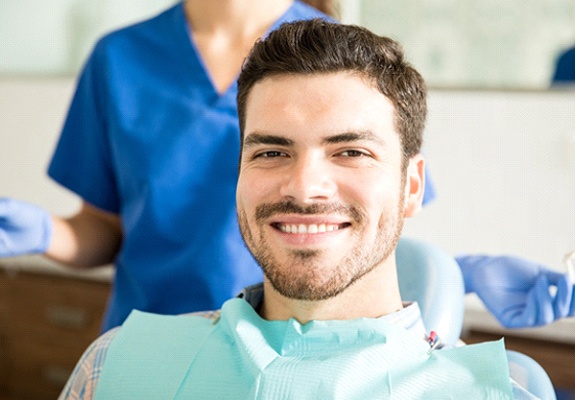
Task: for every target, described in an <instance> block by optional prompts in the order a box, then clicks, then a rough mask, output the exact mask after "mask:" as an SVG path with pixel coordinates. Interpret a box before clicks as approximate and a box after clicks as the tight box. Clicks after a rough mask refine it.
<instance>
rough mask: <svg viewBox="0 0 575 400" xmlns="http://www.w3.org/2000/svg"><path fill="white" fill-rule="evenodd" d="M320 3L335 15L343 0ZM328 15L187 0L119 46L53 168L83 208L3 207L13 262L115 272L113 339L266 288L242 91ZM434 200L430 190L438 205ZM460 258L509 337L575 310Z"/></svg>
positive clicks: (78, 111) (125, 32)
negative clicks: (252, 244) (133, 325)
mask: <svg viewBox="0 0 575 400" xmlns="http://www.w3.org/2000/svg"><path fill="white" fill-rule="evenodd" d="M315 3H317V4H315ZM314 4H315V5H316V7H318V8H320V9H323V10H329V9H330V6H331V5H332V1H329V0H327V1H324V2H321V1H315V2H314ZM318 16H323V17H326V15H325V14H322V13H320V11H318V9H316V8H312V7H310V6H309V5H307V4H305V3H304V2H300V1H293V0H274V1H270V0H249V1H248V0H220V1H218V2H211V1H201V0H187V1H185V2H183V3H178V4H176V5H175V6H173V7H171V8H170V9H168V10H166V11H165V12H163V13H161V14H160V15H158V16H156V17H154V18H152V19H150V20H147V21H143V22H141V23H138V24H135V25H133V26H130V27H127V28H124V29H121V30H119V31H116V32H113V33H111V34H109V35H107V36H105V37H104V38H103V39H102V40H100V41H99V42H98V43H97V45H96V46H95V48H94V50H93V53H92V54H91V56H90V57H89V59H88V61H87V63H86V65H85V67H84V70H83V72H82V74H81V76H80V78H79V81H78V86H77V89H76V93H75V95H74V98H73V101H72V104H71V106H70V110H69V113H68V116H67V119H66V122H65V125H64V128H63V131H62V135H61V137H60V140H59V143H58V145H57V148H56V151H55V153H54V156H53V159H52V162H51V164H50V167H49V175H50V176H51V177H52V178H53V179H54V180H55V181H56V182H58V183H60V184H61V185H63V186H64V187H66V188H68V189H70V190H71V191H73V192H75V193H76V194H78V195H79V196H80V197H81V198H82V199H83V203H82V208H81V210H80V211H79V212H78V214H76V215H74V216H72V217H71V218H67V219H63V218H60V217H57V216H51V215H49V214H48V212H46V211H45V210H43V209H41V208H39V207H36V206H35V205H32V204H28V203H25V202H21V201H18V200H15V199H1V200H0V256H15V255H20V254H31V253H42V254H45V255H46V256H47V257H49V258H51V259H54V260H56V261H58V262H60V263H63V264H66V265H71V266H74V267H78V268H89V267H94V266H100V265H104V264H108V263H114V264H115V266H116V275H115V279H114V285H113V289H112V294H111V298H110V300H109V305H108V309H107V313H106V316H105V320H104V323H103V330H108V329H109V328H111V327H114V326H117V325H120V324H121V323H122V322H123V321H124V319H125V318H126V317H127V315H128V314H129V312H130V311H131V310H132V309H139V310H143V311H150V312H155V313H161V314H179V313H184V312H191V311H196V310H210V309H218V308H220V307H221V305H222V304H223V302H224V301H225V300H227V299H229V298H231V297H233V296H235V295H236V294H237V293H238V292H239V291H240V290H241V289H242V288H243V287H246V286H248V285H250V284H253V283H256V282H259V281H261V280H262V276H261V274H260V273H259V270H258V268H256V266H255V262H254V261H253V259H252V257H251V256H250V254H249V252H248V251H247V249H246V248H245V246H244V244H243V242H242V240H241V237H240V234H239V231H238V228H237V221H236V213H235V197H234V196H235V187H236V180H237V172H238V166H237V160H238V158H239V134H238V131H239V128H238V122H237V110H236V103H235V97H236V90H237V86H236V82H235V81H236V77H237V75H238V73H239V70H240V67H241V64H242V62H243V59H244V57H245V56H246V54H248V51H249V49H250V48H251V46H252V45H253V43H254V42H255V41H256V39H257V38H259V37H261V36H263V35H265V34H266V32H269V31H270V30H273V29H275V28H276V27H278V26H279V25H280V24H281V23H282V22H284V21H292V20H298V19H309V18H313V17H318ZM326 18H327V17H326ZM433 197H434V190H433V189H432V185H431V184H430V183H428V185H427V187H426V198H425V202H429V201H431V199H432V198H433ZM458 261H459V262H460V265H461V268H462V271H463V273H464V275H465V282H466V289H467V290H468V291H474V292H476V293H477V294H478V295H479V296H480V297H481V298H482V299H483V301H487V302H489V301H490V300H491V299H493V298H495V297H494V294H496V295H497V296H498V297H497V299H498V302H495V303H494V304H493V306H489V303H486V304H488V308H489V309H490V310H491V311H492V312H493V313H494V314H495V315H496V316H497V318H498V319H499V320H500V321H501V323H502V324H504V325H506V326H515V325H519V326H532V325H540V324H545V323H550V322H552V321H553V320H555V319H557V318H562V317H565V316H568V315H573V313H575V310H574V309H575V305H573V304H572V303H575V302H573V301H572V297H573V295H572V292H573V285H571V290H568V289H569V288H568V287H567V286H565V285H564V286H565V289H561V292H558V293H559V294H561V295H562V296H563V297H561V298H559V297H558V296H559V295H558V296H557V297H553V298H551V297H550V296H549V295H548V291H547V296H544V291H543V290H542V289H541V288H542V287H543V286H545V288H547V287H548V286H549V285H550V284H558V282H559V280H561V279H563V277H562V276H561V275H560V274H555V273H552V272H551V271H549V270H548V269H546V268H544V267H542V266H539V265H537V264H535V263H532V262H530V261H527V260H522V259H517V258H513V259H512V261H513V268H512V269H509V271H512V272H510V273H509V274H507V275H505V278H506V280H505V281H501V278H500V276H499V272H500V271H501V270H502V269H506V268H507V265H506V264H507V263H508V261H509V259H508V258H505V257H476V256H474V257H466V256H464V257H459V258H458ZM550 274H553V275H550ZM536 290H538V291H536ZM535 292H536V293H539V294H540V295H537V296H533V293H535ZM534 310H535V311H534ZM541 310H542V311H541Z"/></svg>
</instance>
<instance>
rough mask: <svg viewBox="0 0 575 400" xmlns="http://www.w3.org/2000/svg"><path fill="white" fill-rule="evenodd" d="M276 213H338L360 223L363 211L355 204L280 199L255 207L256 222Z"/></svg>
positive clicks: (362, 218)
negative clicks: (307, 203)
mask: <svg viewBox="0 0 575 400" xmlns="http://www.w3.org/2000/svg"><path fill="white" fill-rule="evenodd" d="M277 214H300V215H318V214H339V215H346V216H348V217H350V218H351V219H352V220H353V221H355V222H358V223H361V222H362V221H363V220H364V218H365V217H364V213H363V212H362V211H361V210H360V209H359V208H358V207H356V206H354V205H349V206H344V205H342V204H338V203H314V204H310V205H308V206H301V205H299V204H296V203H294V202H293V201H289V200H286V201H282V202H279V203H265V204H260V205H259V206H257V207H256V213H255V217H256V222H258V223H260V222H262V221H263V220H265V219H268V218H270V217H272V216H274V215H277Z"/></svg>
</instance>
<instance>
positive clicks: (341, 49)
mask: <svg viewBox="0 0 575 400" xmlns="http://www.w3.org/2000/svg"><path fill="white" fill-rule="evenodd" d="M238 113H239V117H240V131H241V135H242V137H241V143H242V151H241V160H240V174H239V181H238V186H237V194H236V200H237V212H238V217H239V224H240V229H241V232H242V236H243V238H244V240H245V242H246V244H247V246H248V248H249V250H250V252H251V253H252V255H253V256H254V258H255V259H256V260H257V262H258V264H259V265H260V266H261V268H262V270H263V272H264V281H263V284H261V285H256V286H254V287H249V288H246V289H245V290H244V292H242V294H240V296H238V298H236V299H232V300H229V301H228V302H226V303H225V304H224V306H223V307H222V309H221V310H218V311H216V312H207V313H203V314H201V315H193V316H191V315H184V316H159V315H153V314H145V313H140V312H134V313H133V314H132V315H131V316H130V318H129V319H128V320H127V321H126V323H125V324H124V325H123V326H122V327H121V328H119V329H115V330H112V331H110V332H108V333H107V334H105V335H103V336H102V337H101V338H100V339H98V340H97V341H96V342H95V343H94V344H93V345H92V346H91V348H90V349H88V350H87V352H86V353H85V355H84V356H83V358H82V360H81V361H80V363H79V365H78V367H77V369H76V371H75V372H74V374H73V375H72V377H71V378H70V380H69V382H68V384H67V386H66V388H65V390H64V392H63V393H62V396H61V397H62V398H83V399H88V398H94V397H96V398H102V399H110V398H121V399H127V398H137V399H142V398H162V399H164V398H193V399H195V398H199V399H274V400H275V399H308V398H309V399H385V398H397V399H420V398H442V399H443V398H456V399H460V398H469V399H475V398H477V399H485V398H487V399H507V398H513V397H514V396H515V397H517V398H530V396H529V394H528V393H526V392H525V391H523V390H522V389H521V388H519V387H517V386H516V385H512V384H511V382H510V378H509V373H508V367H507V359H506V355H505V349H504V346H503V343H502V342H501V341H499V342H491V343H484V344H481V345H474V346H464V347H461V348H454V349H442V350H433V348H430V346H429V343H428V342H429V340H426V339H425V338H426V335H428V333H427V332H426V330H425V327H424V326H423V324H422V321H421V317H420V313H419V309H418V306H417V304H416V303H404V302H402V299H401V296H400V293H399V286H398V281H397V273H396V264H395V247H396V244H397V241H398V239H399V236H400V234H401V230H402V225H403V220H404V218H406V217H411V216H413V215H415V214H416V213H417V211H418V210H419V209H420V206H421V200H422V196H423V187H424V167H425V162H424V159H423V157H422V155H421V154H420V152H419V151H420V147H421V144H422V135H423V130H424V123H425V117H426V89H425V84H424V82H423V79H422V78H421V76H420V75H419V74H418V73H417V71H416V70H415V69H413V68H412V67H411V66H410V65H409V64H408V63H406V62H405V61H404V59H403V54H402V52H401V48H400V46H399V45H398V44H397V43H396V42H394V41H393V40H391V39H389V38H385V37H379V36H376V35H374V34H372V33H371V32H369V31H367V30H365V29H363V28H359V27H354V26H346V25H338V24H332V23H328V22H326V21H323V20H313V21H305V22H296V23H290V24H285V25H283V26H282V27H281V28H280V29H278V30H277V31H274V32H272V33H271V34H270V35H269V36H268V38H266V39H265V40H263V41H261V42H259V43H257V44H256V46H255V47H254V49H253V50H252V52H251V54H250V56H249V57H248V59H247V60H246V63H245V64H244V67H243V70H242V73H241V75H240V78H239V81H238ZM428 328H433V327H428ZM429 336H431V335H429Z"/></svg>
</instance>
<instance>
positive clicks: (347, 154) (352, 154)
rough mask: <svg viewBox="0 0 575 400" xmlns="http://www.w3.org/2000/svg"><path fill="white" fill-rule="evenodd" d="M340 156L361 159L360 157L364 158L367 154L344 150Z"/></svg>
mask: <svg viewBox="0 0 575 400" xmlns="http://www.w3.org/2000/svg"><path fill="white" fill-rule="evenodd" d="M340 155H341V156H343V157H361V156H366V155H367V154H365V153H364V152H362V151H359V150H345V151H342V152H341V153H340Z"/></svg>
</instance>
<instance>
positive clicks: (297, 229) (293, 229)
mask: <svg viewBox="0 0 575 400" xmlns="http://www.w3.org/2000/svg"><path fill="white" fill-rule="evenodd" d="M280 229H281V231H282V232H286V233H324V232H332V231H336V230H338V229H339V225H329V224H328V225H326V224H319V225H317V224H311V225H304V224H299V225H295V224H293V225H280Z"/></svg>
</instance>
